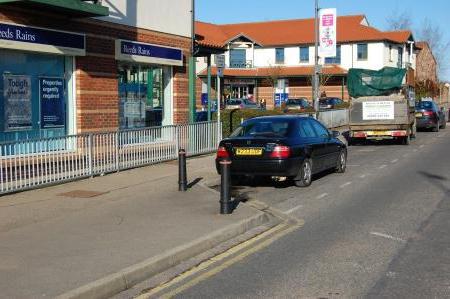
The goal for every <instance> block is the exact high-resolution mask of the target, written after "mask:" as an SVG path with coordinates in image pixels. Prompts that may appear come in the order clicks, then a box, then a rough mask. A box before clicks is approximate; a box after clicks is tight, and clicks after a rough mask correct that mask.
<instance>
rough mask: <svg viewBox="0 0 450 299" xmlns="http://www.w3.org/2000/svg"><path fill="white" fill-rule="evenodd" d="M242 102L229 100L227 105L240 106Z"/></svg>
mask: <svg viewBox="0 0 450 299" xmlns="http://www.w3.org/2000/svg"><path fill="white" fill-rule="evenodd" d="M240 104H241V100H228V101H227V105H240Z"/></svg>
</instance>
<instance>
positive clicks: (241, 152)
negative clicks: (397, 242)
mask: <svg viewBox="0 0 450 299" xmlns="http://www.w3.org/2000/svg"><path fill="white" fill-rule="evenodd" d="M261 155H262V148H237V149H236V156H261Z"/></svg>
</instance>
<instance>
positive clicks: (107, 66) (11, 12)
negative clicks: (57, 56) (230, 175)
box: [0, 6, 190, 133]
mask: <svg viewBox="0 0 450 299" xmlns="http://www.w3.org/2000/svg"><path fill="white" fill-rule="evenodd" d="M0 21H4V22H11V23H17V24H23V25H27V26H38V27H44V28H49V29H55V30H67V31H73V32H79V33H84V34H86V50H87V54H86V56H85V57H76V60H75V61H76V101H77V107H76V110H77V111H76V115H77V129H78V132H79V133H82V132H90V131H100V130H116V129H117V128H118V125H119V123H118V122H119V97H118V76H117V69H118V67H117V61H116V60H115V46H114V43H115V40H116V39H128V40H135V41H139V42H144V43H153V44H159V45H163V46H170V47H178V48H181V49H182V50H183V56H184V65H183V66H182V67H173V81H172V82H173V103H174V112H173V113H174V115H173V117H174V122H175V123H185V122H187V121H188V68H187V65H186V61H187V59H188V58H189V48H190V39H189V38H186V37H180V36H174V35H170V34H164V33H160V32H154V31H150V30H144V29H138V28H133V27H129V26H123V25H117V24H112V23H107V22H103V21H98V20H95V19H70V18H67V17H64V16H60V15H54V14H47V13H45V12H44V13H41V12H37V11H36V10H33V11H31V10H26V9H21V8H16V7H10V6H2V10H1V11H0Z"/></svg>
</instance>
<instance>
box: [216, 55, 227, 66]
mask: <svg viewBox="0 0 450 299" xmlns="http://www.w3.org/2000/svg"><path fill="white" fill-rule="evenodd" d="M216 66H217V67H218V68H224V67H225V55H223V54H220V55H216Z"/></svg>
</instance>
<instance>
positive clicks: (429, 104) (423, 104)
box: [416, 101, 433, 109]
mask: <svg viewBox="0 0 450 299" xmlns="http://www.w3.org/2000/svg"><path fill="white" fill-rule="evenodd" d="M432 108H433V102H431V101H423V102H419V103H417V104H416V109H432Z"/></svg>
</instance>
